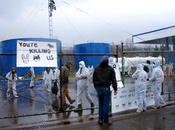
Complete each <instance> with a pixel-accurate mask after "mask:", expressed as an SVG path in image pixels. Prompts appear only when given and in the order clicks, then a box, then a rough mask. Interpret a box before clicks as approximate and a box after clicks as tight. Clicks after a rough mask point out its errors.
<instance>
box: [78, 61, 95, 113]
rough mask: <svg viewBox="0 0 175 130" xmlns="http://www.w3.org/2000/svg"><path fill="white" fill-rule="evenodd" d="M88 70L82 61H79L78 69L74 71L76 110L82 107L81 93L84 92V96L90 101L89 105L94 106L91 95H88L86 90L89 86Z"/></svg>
mask: <svg viewBox="0 0 175 130" xmlns="http://www.w3.org/2000/svg"><path fill="white" fill-rule="evenodd" d="M89 76H90V73H89V70H88V68H86V66H85V62H84V61H80V62H79V69H78V71H77V73H76V80H77V106H78V108H77V110H81V109H82V97H83V94H84V93H85V96H86V98H87V100H88V102H89V103H90V105H91V107H94V103H93V101H92V97H91V96H90V94H89V92H88V87H89V79H88V78H89Z"/></svg>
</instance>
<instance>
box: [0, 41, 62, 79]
mask: <svg viewBox="0 0 175 130" xmlns="http://www.w3.org/2000/svg"><path fill="white" fill-rule="evenodd" d="M17 40H22V41H36V42H37V41H40V42H56V43H57V50H58V51H59V52H60V47H61V42H60V41H59V40H57V39H47V38H19V39H9V40H5V41H1V42H0V54H1V55H0V75H1V76H5V74H6V73H7V72H9V70H10V68H11V67H16V42H17ZM58 58H59V57H58ZM58 65H59V60H58ZM28 70H29V67H17V68H16V71H17V74H18V75H26V74H27V72H28ZM43 71H44V68H43V67H35V73H36V74H41V73H42V72H43Z"/></svg>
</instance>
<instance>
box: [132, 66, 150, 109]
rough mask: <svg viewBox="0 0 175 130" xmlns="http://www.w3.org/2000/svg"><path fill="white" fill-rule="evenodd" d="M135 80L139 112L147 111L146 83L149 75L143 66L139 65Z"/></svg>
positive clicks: (134, 76) (134, 75)
mask: <svg viewBox="0 0 175 130" xmlns="http://www.w3.org/2000/svg"><path fill="white" fill-rule="evenodd" d="M132 77H133V78H134V80H135V94H136V98H137V105H138V108H137V112H142V111H144V110H146V82H147V78H148V74H147V73H146V72H145V71H144V70H143V65H142V64H139V65H138V66H137V70H136V71H135V73H134V74H133V75H132Z"/></svg>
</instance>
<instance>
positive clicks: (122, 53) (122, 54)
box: [121, 42, 124, 84]
mask: <svg viewBox="0 0 175 130" xmlns="http://www.w3.org/2000/svg"><path fill="white" fill-rule="evenodd" d="M121 51H122V52H121V57H122V82H123V84H124V52H123V42H122V43H121Z"/></svg>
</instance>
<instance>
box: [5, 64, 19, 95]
mask: <svg viewBox="0 0 175 130" xmlns="http://www.w3.org/2000/svg"><path fill="white" fill-rule="evenodd" d="M6 79H7V80H8V83H7V84H8V89H7V97H10V93H11V91H12V93H13V96H14V97H15V98H17V97H18V95H17V92H16V81H17V74H16V70H15V68H14V67H12V69H11V71H10V72H8V73H7V75H6Z"/></svg>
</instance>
